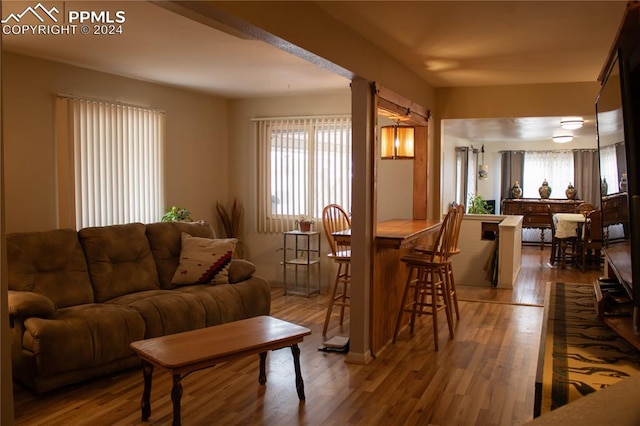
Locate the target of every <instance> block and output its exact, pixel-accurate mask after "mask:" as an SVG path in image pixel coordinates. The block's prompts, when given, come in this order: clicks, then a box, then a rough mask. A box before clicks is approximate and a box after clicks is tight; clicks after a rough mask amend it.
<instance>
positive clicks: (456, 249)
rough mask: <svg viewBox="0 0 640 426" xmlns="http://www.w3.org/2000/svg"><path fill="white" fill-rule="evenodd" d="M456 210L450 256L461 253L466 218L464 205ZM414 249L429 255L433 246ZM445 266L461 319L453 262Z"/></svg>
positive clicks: (452, 295)
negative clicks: (464, 219) (463, 224)
mask: <svg viewBox="0 0 640 426" xmlns="http://www.w3.org/2000/svg"><path fill="white" fill-rule="evenodd" d="M456 210H457V212H456V221H455V225H454V230H453V236H452V241H451V250H450V251H449V256H455V255H456V254H459V253H460V246H459V245H458V240H459V237H460V228H461V227H462V219H463V218H464V212H465V210H464V205H463V204H458V206H456ZM414 250H415V251H416V252H419V253H423V254H427V255H429V254H431V253H432V252H433V248H432V247H424V246H417V247H415V249H414ZM445 268H446V273H447V274H448V275H449V290H450V297H451V301H452V302H453V306H454V308H455V310H456V319H457V320H459V319H460V308H459V307H458V293H457V291H456V282H455V280H454V278H453V263H452V262H447V266H446V267H445Z"/></svg>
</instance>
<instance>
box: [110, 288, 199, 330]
mask: <svg viewBox="0 0 640 426" xmlns="http://www.w3.org/2000/svg"><path fill="white" fill-rule="evenodd" d="M108 303H110V304H117V305H122V306H127V307H129V308H132V309H135V310H136V311H137V312H138V313H140V315H141V316H142V318H144V321H145V324H146V330H145V334H144V338H145V339H150V338H152V337H158V336H164V335H167V334H173V333H180V332H183V331H189V330H195V329H197V328H203V327H206V325H207V324H206V313H205V308H204V306H203V304H202V301H201V300H200V299H199V298H198V297H196V296H194V295H192V294H187V293H182V292H178V291H172V290H150V291H141V292H138V293H131V294H127V295H124V296H120V297H117V298H115V299H112V300H110V301H109V302H108Z"/></svg>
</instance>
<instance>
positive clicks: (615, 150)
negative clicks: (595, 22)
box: [596, 4, 640, 335]
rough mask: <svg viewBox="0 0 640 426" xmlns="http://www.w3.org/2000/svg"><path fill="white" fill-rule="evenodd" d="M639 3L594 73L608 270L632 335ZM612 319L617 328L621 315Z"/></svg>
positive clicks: (639, 158) (638, 328)
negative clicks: (623, 297) (625, 302)
mask: <svg viewBox="0 0 640 426" xmlns="http://www.w3.org/2000/svg"><path fill="white" fill-rule="evenodd" d="M637 6H638V5H637V4H630V5H629V6H627V11H626V13H625V17H624V19H623V23H622V25H621V27H620V30H619V33H618V35H617V38H616V40H615V42H614V45H613V48H612V50H611V53H610V55H609V57H608V58H607V61H606V62H605V65H604V67H603V69H602V72H601V73H600V76H599V78H598V79H599V81H600V83H601V88H600V91H599V93H598V96H597V98H596V128H597V135H598V152H599V159H600V178H601V183H602V185H601V203H600V208H601V210H602V224H603V225H602V226H603V239H604V241H603V251H604V254H605V262H606V266H607V272H608V274H607V275H609V276H610V277H612V278H615V279H616V281H617V283H619V285H621V286H622V287H623V288H624V290H625V291H626V293H627V295H628V297H629V299H630V311H629V312H628V314H629V318H628V319H627V320H626V321H624V323H625V324H626V327H628V328H629V330H627V331H633V333H634V334H636V335H637V334H640V186H639V183H640V181H639V179H638V177H639V176H640V175H639V174H638V173H637V172H636V170H637V167H639V166H640V155H639V154H640V133H639V132H640V128H638V125H640V36H639V34H640V13H639V11H640V8H638V7H637ZM605 181H606V184H605ZM634 283H635V284H634ZM612 323H614V324H615V325H616V327H614V328H616V329H618V328H619V326H620V323H621V320H620V319H617V320H615V321H613V322H612ZM610 325H611V324H610ZM617 331H619V330H617Z"/></svg>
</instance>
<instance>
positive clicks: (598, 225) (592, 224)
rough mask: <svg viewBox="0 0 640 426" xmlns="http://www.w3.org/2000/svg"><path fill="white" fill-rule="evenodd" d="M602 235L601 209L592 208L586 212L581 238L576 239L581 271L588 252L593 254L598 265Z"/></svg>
mask: <svg viewBox="0 0 640 426" xmlns="http://www.w3.org/2000/svg"><path fill="white" fill-rule="evenodd" d="M602 237H603V235H602V211H601V210H593V211H591V212H589V213H588V214H587V220H586V221H585V224H584V227H583V229H582V235H581V238H580V239H578V255H579V258H580V270H581V271H582V272H584V270H585V269H586V264H587V259H588V256H589V255H590V254H593V259H594V260H595V261H596V264H597V265H598V266H599V265H600V256H601V252H602V241H603V238H602Z"/></svg>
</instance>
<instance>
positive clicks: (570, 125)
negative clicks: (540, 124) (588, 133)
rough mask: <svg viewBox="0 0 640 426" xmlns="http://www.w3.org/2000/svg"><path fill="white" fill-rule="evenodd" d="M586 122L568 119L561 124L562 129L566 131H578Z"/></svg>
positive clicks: (579, 119) (580, 119) (578, 119)
mask: <svg viewBox="0 0 640 426" xmlns="http://www.w3.org/2000/svg"><path fill="white" fill-rule="evenodd" d="M583 124H584V120H583V119H582V118H568V119H566V120H562V121H561V122H560V127H562V128H563V129H566V130H576V129H579V128H580V127H582V125H583Z"/></svg>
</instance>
